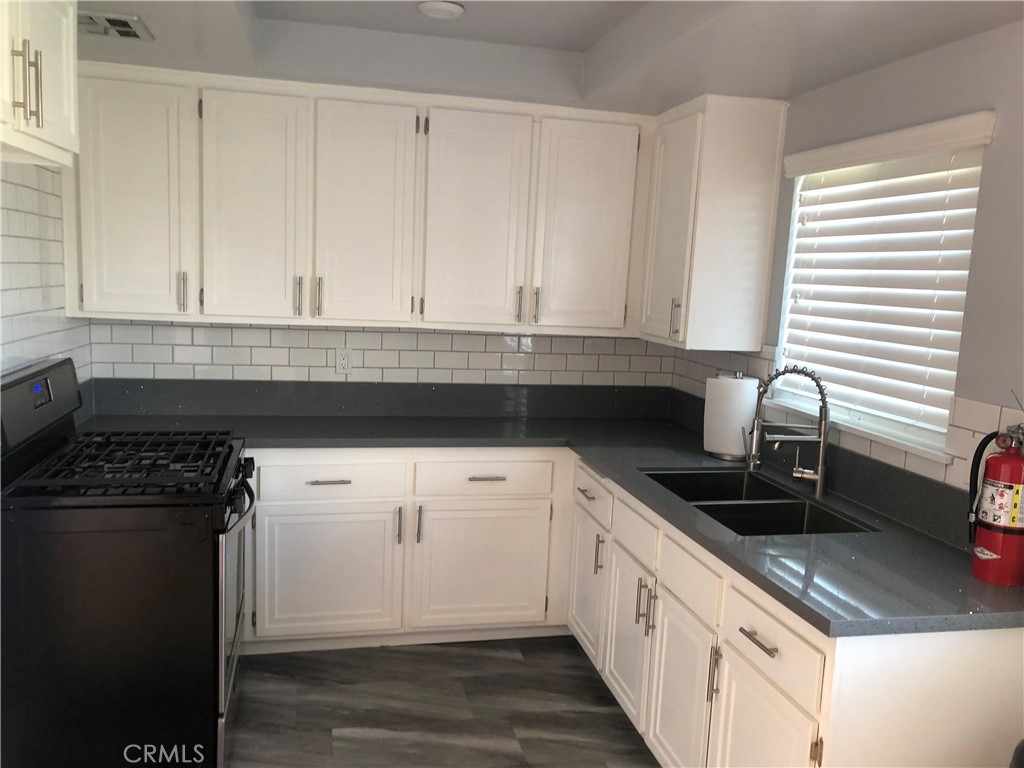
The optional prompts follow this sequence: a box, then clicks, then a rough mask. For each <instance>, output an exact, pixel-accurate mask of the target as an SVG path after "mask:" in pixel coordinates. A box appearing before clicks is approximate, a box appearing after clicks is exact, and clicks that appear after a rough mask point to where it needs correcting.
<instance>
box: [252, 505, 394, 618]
mask: <svg viewBox="0 0 1024 768" xmlns="http://www.w3.org/2000/svg"><path fill="white" fill-rule="evenodd" d="M403 515H405V518H406V519H404V520H402V517H403ZM407 518H408V515H407V514H405V510H404V509H403V508H402V507H401V505H400V504H399V503H394V504H392V503H384V502H372V503H342V504H339V503H334V502H313V503H310V502H305V503H302V504H261V505H260V506H259V508H258V509H257V511H256V545H257V546H256V552H257V555H256V634H257V636H258V637H296V636H314V635H339V634H345V633H349V632H373V631H384V630H389V629H398V628H399V627H400V626H401V625H402V552H403V546H404V543H403V542H402V541H400V535H399V530H400V528H401V527H403V523H405V524H406V525H405V526H404V530H403V531H402V535H403V536H404V535H406V534H407V531H408V528H407V523H408V519H407Z"/></svg>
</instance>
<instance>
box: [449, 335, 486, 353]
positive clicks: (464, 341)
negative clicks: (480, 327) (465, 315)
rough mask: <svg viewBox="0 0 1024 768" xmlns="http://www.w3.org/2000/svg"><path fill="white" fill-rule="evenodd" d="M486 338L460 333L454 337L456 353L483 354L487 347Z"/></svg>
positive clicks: (453, 342) (453, 345)
mask: <svg viewBox="0 0 1024 768" xmlns="http://www.w3.org/2000/svg"><path fill="white" fill-rule="evenodd" d="M486 338H487V337H486V336H481V335H479V334H471V333H464V334H462V333H460V334H457V335H455V336H452V350H453V351H454V352H483V351H484V348H485V347H486V343H487V342H486Z"/></svg>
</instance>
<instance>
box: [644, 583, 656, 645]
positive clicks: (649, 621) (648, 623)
mask: <svg viewBox="0 0 1024 768" xmlns="http://www.w3.org/2000/svg"><path fill="white" fill-rule="evenodd" d="M657 599H658V596H657V595H656V594H654V590H653V589H648V590H647V613H645V614H644V616H646V618H645V619H644V637H650V635H651V631H652V630H653V629H654V628H655V627H654V601H655V600H657Z"/></svg>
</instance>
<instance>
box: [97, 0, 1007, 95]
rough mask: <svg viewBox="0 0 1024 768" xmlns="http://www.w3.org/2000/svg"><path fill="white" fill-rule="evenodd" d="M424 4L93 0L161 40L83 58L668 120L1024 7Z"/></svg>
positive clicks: (710, 0) (814, 83)
mask: <svg viewBox="0 0 1024 768" xmlns="http://www.w3.org/2000/svg"><path fill="white" fill-rule="evenodd" d="M465 5H466V12H465V14H464V15H463V17H462V18H460V19H458V20H456V21H453V22H441V21H435V20H430V19H426V18H424V17H422V16H421V15H420V14H419V13H417V12H416V10H415V3H411V2H400V1H397V0H396V1H382V2H330V1H328V0H319V1H317V2H306V1H305V0H291V1H288V2H279V1H269V0H264V1H263V2H251V1H246V2H231V1H229V0H203V1H197V2H187V1H186V2H168V1H166V0H107V1H105V2H104V1H102V0H81V2H79V8H80V9H82V10H88V11H90V12H102V11H108V12H113V13H129V14H137V15H140V16H141V17H142V18H143V20H144V21H145V22H146V23H147V24H148V25H149V27H150V29H151V30H152V32H153V33H154V35H155V36H156V40H154V41H152V42H139V41H130V40H117V39H110V38H103V37H98V36H95V35H85V34H82V35H79V57H80V58H82V59H91V60H98V61H111V62H119V63H126V64H139V65H144V66H156V67H167V68H172V69H191V70H199V71H205V72H217V73H223V74H235V75H252V76H259V77H271V78H281V79H291V80H303V81H314V82H325V83H339V84H349V85H363V86H375V87H382V88H396V89H405V90H413V91H424V92H441V93H452V94H461V95H469V96H483V97H492V98H501V99H512V100H519V101H536V102H544V103H552V104H564V105H569V106H582V107H592V108H600V109H611V110H619V111H625V112H640V113H646V114H657V113H659V112H661V111H664V110H665V109H667V108H669V107H671V106H674V105H675V104H680V103H682V102H684V101H687V100H689V99H691V98H694V97H696V96H698V95H700V94H702V93H720V94H725V95H734V96H761V97H766V98H779V99H791V98H793V97H794V96H797V95H799V94H802V93H806V92H807V91H811V90H814V89H816V88H819V87H822V86H824V85H828V84H831V83H834V82H838V81H839V80H843V79H846V78H848V77H851V76H853V75H857V74H860V73H862V72H866V71H868V70H871V69H875V68H878V67H880V66H883V65H885V64H888V63H891V62H893V61H897V60H899V59H903V58H907V57H909V56H913V55H915V54H918V53H922V52H924V51H927V50H930V49H932V48H937V47H939V46H942V45H945V44H947V43H950V42H953V41H956V40H960V39H963V38H966V37H970V36H972V35H975V34H978V33H980V32H984V31H987V30H990V29H994V28H995V27H999V26H1002V25H1005V24H1010V23H1014V22H1019V21H1020V20H1021V19H1022V18H1024V2H1020V0H1009V1H1004V2H984V1H982V2H956V1H944V0H937V1H936V0H909V1H908V0H845V1H841V2H825V1H824V0H806V1H796V0H793V1H781V2H780V1H778V0H765V1H764V2H718V1H717V0H705V1H703V2H701V1H697V2H670V1H666V2H582V1H580V2H545V1H543V0H535V1H526V0H516V1H515V2H507V1H506V2H475V1H474V0H468V2H466V3H465Z"/></svg>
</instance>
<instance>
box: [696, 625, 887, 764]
mask: <svg viewBox="0 0 1024 768" xmlns="http://www.w3.org/2000/svg"><path fill="white" fill-rule="evenodd" d="M721 652H722V657H721V659H720V660H719V663H718V680H717V687H718V690H719V693H718V694H717V695H716V696H715V700H714V702H713V703H712V705H711V737H710V740H709V744H708V765H714V766H722V768H730V767H731V766H755V765H756V766H777V767H778V768H795V766H801V765H804V766H806V765H810V764H811V758H810V753H811V743H812V742H813V741H814V740H815V739H816V738H817V735H818V723H817V722H816V721H815V720H814V718H812V717H811V716H810V715H808V714H807V713H806V712H804V711H803V710H801V709H800V708H799V707H797V706H796V705H795V704H794V703H793V702H791V701H790V700H789V699H787V698H786V697H785V696H784V695H783V694H782V693H781V692H780V691H779V690H778V689H777V688H776V687H775V686H773V685H772V684H771V683H769V682H768V681H767V680H766V679H765V678H764V677H762V676H761V674H760V673H759V672H758V671H757V670H755V669H754V667H752V666H751V665H750V664H749V663H748V662H747V661H746V660H745V659H744V658H743V657H742V655H741V654H739V653H738V652H736V650H735V649H734V648H733V647H732V646H731V645H729V644H728V643H723V644H722V647H721ZM865 738H870V735H869V734H865Z"/></svg>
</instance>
